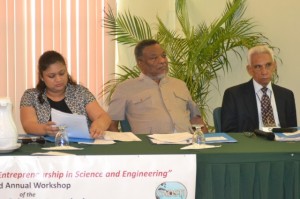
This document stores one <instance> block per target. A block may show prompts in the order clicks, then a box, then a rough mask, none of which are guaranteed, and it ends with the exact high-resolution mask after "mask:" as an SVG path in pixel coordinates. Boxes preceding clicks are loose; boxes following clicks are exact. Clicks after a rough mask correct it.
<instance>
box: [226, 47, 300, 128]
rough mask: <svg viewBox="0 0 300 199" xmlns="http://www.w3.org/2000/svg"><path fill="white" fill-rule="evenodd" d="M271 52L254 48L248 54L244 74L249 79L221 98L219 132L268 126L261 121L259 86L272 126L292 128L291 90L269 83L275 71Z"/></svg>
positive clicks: (293, 124)
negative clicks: (268, 105) (264, 90)
mask: <svg viewBox="0 0 300 199" xmlns="http://www.w3.org/2000/svg"><path fill="white" fill-rule="evenodd" d="M276 67H277V66H276V62H275V60H274V53H273V51H272V49H270V48H269V47H267V46H256V47H253V48H251V49H250V50H249V52H248V65H247V71H248V73H249V74H250V75H251V76H252V79H251V80H250V81H248V82H246V83H243V84H240V85H237V86H234V87H231V88H228V89H227V90H226V91H225V93H224V96H223V102H222V112H221V121H222V123H221V128H222V132H246V131H252V132H253V131H254V129H262V128H263V127H266V126H269V125H268V124H265V123H266V122H264V121H265V120H263V118H262V109H261V104H262V97H263V91H262V90H261V89H262V88H263V87H266V88H267V89H266V90H267V92H266V94H267V95H268V97H269V102H271V106H272V107H270V109H271V112H273V116H272V118H273V119H272V121H274V122H273V123H272V126H274V127H275V126H276V127H282V128H286V127H296V126H297V116H296V105H295V98H294V94H293V92H292V91H291V90H288V89H286V88H283V87H280V86H278V85H275V84H273V83H272V82H271V79H272V75H273V73H274V72H275V71H276Z"/></svg>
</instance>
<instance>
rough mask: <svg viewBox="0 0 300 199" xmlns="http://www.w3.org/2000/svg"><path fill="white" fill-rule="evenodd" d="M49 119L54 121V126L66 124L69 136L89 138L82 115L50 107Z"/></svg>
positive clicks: (84, 118)
mask: <svg viewBox="0 0 300 199" xmlns="http://www.w3.org/2000/svg"><path fill="white" fill-rule="evenodd" d="M51 119H52V121H53V122H55V123H56V126H66V127H67V128H66V131H67V133H68V136H69V137H70V138H85V139H91V137H90V133H89V129H88V125H87V121H86V117H85V116H84V115H77V114H70V113H64V112H61V111H58V110H56V109H53V108H52V109H51Z"/></svg>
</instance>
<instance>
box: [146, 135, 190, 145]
mask: <svg viewBox="0 0 300 199" xmlns="http://www.w3.org/2000/svg"><path fill="white" fill-rule="evenodd" d="M148 137H149V138H151V139H150V140H151V142H153V143H154V144H190V143H192V137H193V135H192V134H190V133H187V132H185V133H169V134H151V135H148Z"/></svg>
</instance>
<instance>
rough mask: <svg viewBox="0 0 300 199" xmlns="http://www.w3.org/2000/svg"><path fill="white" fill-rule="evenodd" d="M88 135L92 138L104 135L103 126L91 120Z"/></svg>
mask: <svg viewBox="0 0 300 199" xmlns="http://www.w3.org/2000/svg"><path fill="white" fill-rule="evenodd" d="M90 135H91V137H92V138H94V139H96V138H101V137H103V136H104V130H103V127H101V125H99V124H97V122H93V123H92V125H91V128H90Z"/></svg>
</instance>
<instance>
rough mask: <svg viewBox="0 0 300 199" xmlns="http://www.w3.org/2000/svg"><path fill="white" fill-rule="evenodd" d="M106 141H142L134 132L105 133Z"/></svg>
mask: <svg viewBox="0 0 300 199" xmlns="http://www.w3.org/2000/svg"><path fill="white" fill-rule="evenodd" d="M104 139H105V140H115V141H122V142H131V141H142V140H141V139H140V138H138V137H137V136H136V135H134V134H133V133H132V132H112V131H105V134H104Z"/></svg>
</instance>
